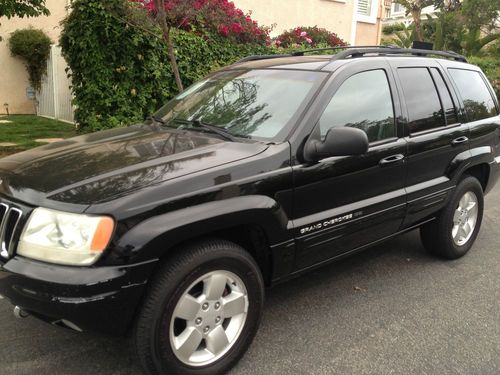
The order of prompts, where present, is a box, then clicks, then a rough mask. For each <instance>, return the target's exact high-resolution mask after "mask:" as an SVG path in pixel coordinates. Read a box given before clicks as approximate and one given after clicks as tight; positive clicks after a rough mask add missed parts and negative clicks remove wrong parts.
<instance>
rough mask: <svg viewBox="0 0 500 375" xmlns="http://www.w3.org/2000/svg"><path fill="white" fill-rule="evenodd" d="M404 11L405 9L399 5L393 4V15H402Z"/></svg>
mask: <svg viewBox="0 0 500 375" xmlns="http://www.w3.org/2000/svg"><path fill="white" fill-rule="evenodd" d="M405 10H406V9H405V7H404V6H402V5H401V4H396V3H394V11H393V13H403V12H404V11H405Z"/></svg>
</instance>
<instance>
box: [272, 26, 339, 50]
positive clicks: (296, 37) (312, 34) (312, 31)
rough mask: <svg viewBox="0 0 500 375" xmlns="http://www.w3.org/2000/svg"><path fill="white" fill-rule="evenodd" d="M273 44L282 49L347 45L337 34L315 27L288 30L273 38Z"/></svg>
mask: <svg viewBox="0 0 500 375" xmlns="http://www.w3.org/2000/svg"><path fill="white" fill-rule="evenodd" d="M274 43H275V44H276V46H278V47H283V48H290V47H299V46H304V45H306V46H310V47H318V46H330V47H336V46H346V45H347V43H346V42H345V41H343V40H342V39H341V38H340V37H339V36H338V35H337V34H335V33H333V32H331V31H328V30H326V29H323V28H320V27H317V26H313V27H304V26H301V27H296V28H294V29H290V30H288V31H285V32H284V33H282V34H281V35H280V36H278V37H277V38H275V40H274Z"/></svg>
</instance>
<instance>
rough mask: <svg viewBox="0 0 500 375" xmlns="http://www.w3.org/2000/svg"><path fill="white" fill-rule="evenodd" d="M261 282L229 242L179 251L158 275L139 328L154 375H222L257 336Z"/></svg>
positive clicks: (141, 349) (141, 351)
mask: <svg viewBox="0 0 500 375" xmlns="http://www.w3.org/2000/svg"><path fill="white" fill-rule="evenodd" d="M263 302H264V282H263V278H262V275H261V272H260V270H259V268H258V266H257V264H256V262H255V261H254V259H253V258H252V256H251V255H250V254H249V253H248V252H246V251H245V250H244V249H243V248H241V247H240V246H238V245H236V244H234V243H232V242H229V241H225V240H206V241H203V242H198V243H195V244H193V245H190V246H186V247H184V248H182V249H179V251H178V252H177V254H176V255H175V256H174V257H173V258H172V259H169V260H168V261H167V262H166V263H165V264H163V266H162V267H161V268H160V269H159V270H158V272H157V274H156V276H155V278H154V280H153V281H152V283H151V286H150V288H149V290H148V293H147V296H146V298H145V301H144V304H143V306H142V308H141V310H140V312H139V315H138V318H137V322H136V326H135V335H134V336H135V347H136V351H137V354H138V356H139V359H140V361H141V364H142V366H143V368H144V370H146V372H147V373H149V374H168V375H171V374H197V375H201V374H203V375H212V374H222V373H225V372H226V371H228V370H229V369H230V368H231V367H232V366H234V365H235V364H236V363H237V362H238V360H239V359H240V358H241V357H242V356H243V354H244V353H245V351H246V350H247V348H248V347H249V345H250V343H251V342H252V340H253V338H254V336H255V333H256V332H257V329H258V326H259V323H260V318H261V315H262V307H263Z"/></svg>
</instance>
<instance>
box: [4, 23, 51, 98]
mask: <svg viewBox="0 0 500 375" xmlns="http://www.w3.org/2000/svg"><path fill="white" fill-rule="evenodd" d="M51 44H52V42H51V40H50V38H49V37H48V36H47V34H45V33H44V32H43V30H38V29H33V28H29V29H21V30H16V31H14V32H13V33H12V34H10V39H9V48H10V52H11V53H12V55H13V56H16V57H19V58H20V59H22V60H23V61H24V63H25V64H26V69H27V70H28V75H29V81H30V84H31V86H32V87H33V88H34V89H35V90H40V87H41V85H42V78H43V76H44V75H45V74H46V73H47V59H48V58H49V55H50V45H51Z"/></svg>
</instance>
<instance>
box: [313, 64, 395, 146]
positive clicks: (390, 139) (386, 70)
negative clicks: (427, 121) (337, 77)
mask: <svg viewBox="0 0 500 375" xmlns="http://www.w3.org/2000/svg"><path fill="white" fill-rule="evenodd" d="M375 70H382V71H383V72H384V74H385V76H386V79H387V85H388V88H389V94H390V95H391V103H392V114H393V119H394V120H393V121H394V136H393V137H388V138H384V139H380V140H377V141H373V142H370V143H369V146H370V147H372V146H378V145H382V144H386V143H391V142H394V141H397V140H398V138H400V136H399V133H400V131H399V127H398V121H397V111H396V100H395V96H396V95H397V93H396V92H395V91H394V88H393V87H392V85H391V79H390V76H389V74H390V73H391V72H390V69H389V68H384V67H376V68H371V69H362V70H359V71H356V72H353V73H352V74H349V75H348V76H346V77H344V78H343V79H342V80H341V81H340V82H339V83H338V85H337V87H336V89H335V90H334V91H333V92H332V93H331V94H330V95H328V100H327V101H326V105H325V106H324V107H323V109H322V110H321V112H320V113H319V115H318V118H317V120H316V123H315V126H314V130H313V132H312V134H313V133H314V132H315V131H317V132H318V134H321V125H320V120H321V118H322V117H323V114H324V113H325V111H326V109H327V108H328V106H329V105H330V103H331V102H332V100H333V98H334V97H335V95H337V93H338V91H339V90H340V88H341V87H342V86H343V85H344V83H345V82H347V80H349V79H350V78H352V77H354V76H356V75H358V74H361V73H367V72H372V71H375ZM398 104H399V102H398Z"/></svg>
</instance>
